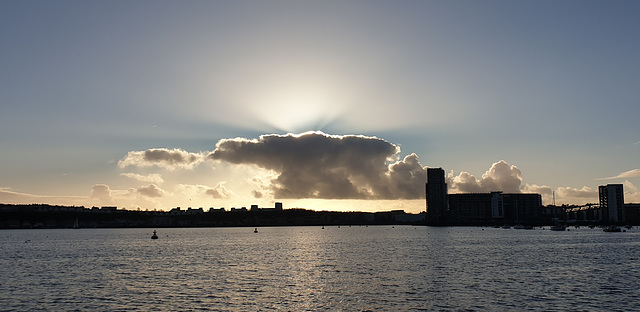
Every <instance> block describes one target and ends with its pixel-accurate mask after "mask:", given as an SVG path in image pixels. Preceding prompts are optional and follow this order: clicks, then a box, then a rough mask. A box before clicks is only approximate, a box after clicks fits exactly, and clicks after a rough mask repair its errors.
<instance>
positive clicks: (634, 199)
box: [623, 181, 640, 203]
mask: <svg viewBox="0 0 640 312" xmlns="http://www.w3.org/2000/svg"><path fill="white" fill-rule="evenodd" d="M623 185H624V201H625V202H626V203H640V188H638V187H637V186H635V185H633V183H631V182H629V181H624V183H623Z"/></svg>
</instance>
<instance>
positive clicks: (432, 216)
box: [426, 168, 447, 224]
mask: <svg viewBox="0 0 640 312" xmlns="http://www.w3.org/2000/svg"><path fill="white" fill-rule="evenodd" d="M426 191H427V222H428V223H431V224H443V223H444V222H445V219H446V217H447V183H446V181H445V178H444V170H443V169H442V168H427V185H426Z"/></svg>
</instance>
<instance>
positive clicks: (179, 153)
mask: <svg viewBox="0 0 640 312" xmlns="http://www.w3.org/2000/svg"><path fill="white" fill-rule="evenodd" d="M203 160H204V153H190V152H187V151H184V150H181V149H177V148H174V149H166V148H153V149H149V150H146V151H133V152H129V153H128V154H127V156H126V157H125V158H124V159H122V160H120V161H119V162H118V166H119V167H120V168H125V167H128V166H136V167H151V166H156V167H159V168H164V169H167V170H175V169H192V168H193V167H195V166H196V165H198V164H199V163H201V162H202V161H203Z"/></svg>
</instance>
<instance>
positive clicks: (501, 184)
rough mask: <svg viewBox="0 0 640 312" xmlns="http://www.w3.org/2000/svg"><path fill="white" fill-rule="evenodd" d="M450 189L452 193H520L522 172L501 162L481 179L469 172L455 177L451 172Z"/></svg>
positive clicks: (494, 165)
mask: <svg viewBox="0 0 640 312" xmlns="http://www.w3.org/2000/svg"><path fill="white" fill-rule="evenodd" d="M447 179H448V183H449V189H450V192H452V193H483V192H494V191H502V192H505V193H520V191H521V185H522V172H521V171H520V169H518V167H516V166H513V165H509V164H508V163H507V162H505V161H504V160H500V161H498V162H496V163H493V165H491V168H489V170H487V171H486V172H485V173H484V174H483V175H482V177H481V178H480V179H478V178H476V177H475V176H473V175H472V174H470V173H468V172H465V171H463V172H461V173H460V174H459V175H457V176H455V175H454V173H453V171H451V172H450V173H449V174H448V176H447Z"/></svg>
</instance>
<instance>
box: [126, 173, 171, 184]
mask: <svg viewBox="0 0 640 312" xmlns="http://www.w3.org/2000/svg"><path fill="white" fill-rule="evenodd" d="M120 175H121V176H123V177H127V178H131V179H134V180H138V181H141V182H149V183H154V184H162V183H164V179H162V176H161V175H159V174H157V173H152V174H148V175H141V174H137V173H132V172H125V173H121V174H120Z"/></svg>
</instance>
